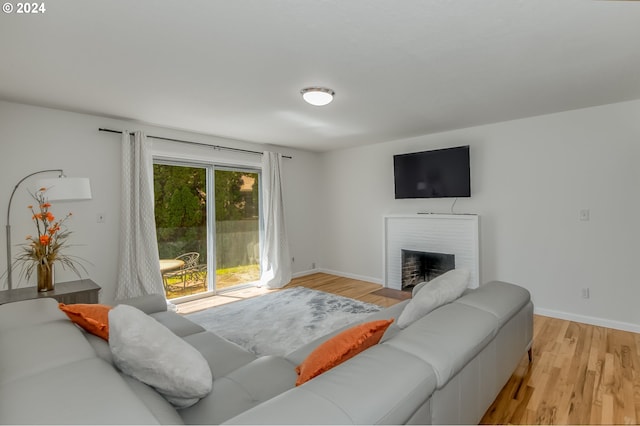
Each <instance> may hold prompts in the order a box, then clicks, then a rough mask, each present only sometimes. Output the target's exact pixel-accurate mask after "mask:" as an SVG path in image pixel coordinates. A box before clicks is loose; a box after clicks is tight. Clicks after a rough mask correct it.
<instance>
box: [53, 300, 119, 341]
mask: <svg viewBox="0 0 640 426" xmlns="http://www.w3.org/2000/svg"><path fill="white" fill-rule="evenodd" d="M58 308H60V310H61V311H62V312H64V313H65V314H67V316H68V317H69V319H70V320H71V321H72V322H73V323H74V324H76V325H78V326H80V327H82V328H83V329H85V330H86V331H88V332H89V333H91V334H94V335H96V336H98V337H100V338H102V339H104V340H109V311H110V310H111V309H112V307H111V306H108V305H101V304H99V303H76V304H73V305H65V304H64V303H60V304H58Z"/></svg>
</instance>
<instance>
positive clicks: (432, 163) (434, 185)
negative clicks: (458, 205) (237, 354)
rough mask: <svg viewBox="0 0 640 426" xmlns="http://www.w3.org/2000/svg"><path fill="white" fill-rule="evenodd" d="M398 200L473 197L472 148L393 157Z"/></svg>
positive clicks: (446, 149) (461, 147)
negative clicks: (470, 150)
mask: <svg viewBox="0 0 640 426" xmlns="http://www.w3.org/2000/svg"><path fill="white" fill-rule="evenodd" d="M393 172H394V179H395V190H396V199H401V198H447V197H470V196H471V170H470V167H469V146H468V145H466V146H458V147H455V148H445V149H435V150H431V151H423V152H414V153H411V154H399V155H394V156H393Z"/></svg>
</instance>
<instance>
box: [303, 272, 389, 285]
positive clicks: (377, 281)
mask: <svg viewBox="0 0 640 426" xmlns="http://www.w3.org/2000/svg"><path fill="white" fill-rule="evenodd" d="M316 272H323V273H325V274H331V275H337V276H339V277H345V278H351V279H353V280H360V281H367V282H370V283H374V284H380V285H384V284H383V282H382V280H381V279H380V278H374V277H365V276H364V275H356V274H349V273H347V272H340V271H333V270H331V269H324V268H320V269H318V270H317V271H316Z"/></svg>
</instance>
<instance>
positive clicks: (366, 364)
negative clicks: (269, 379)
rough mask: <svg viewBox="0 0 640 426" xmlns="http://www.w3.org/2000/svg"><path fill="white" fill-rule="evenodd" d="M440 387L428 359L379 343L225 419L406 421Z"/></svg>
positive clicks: (253, 421) (261, 421)
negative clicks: (310, 378)
mask: <svg viewBox="0 0 640 426" xmlns="http://www.w3.org/2000/svg"><path fill="white" fill-rule="evenodd" d="M435 388H436V377H435V374H434V372H433V369H432V368H431V366H430V365H429V364H427V363H425V362H424V361H422V360H420V359H419V358H417V357H415V356H413V355H411V354H409V353H406V352H404V351H400V350H397V349H395V348H392V347H389V346H387V345H383V344H380V345H376V346H373V347H372V348H370V349H369V350H367V351H365V352H362V353H361V354H359V355H358V356H356V357H354V358H352V359H350V360H348V361H346V362H345V363H343V364H341V365H339V366H337V367H335V368H333V369H331V370H330V371H327V372H326V373H324V374H322V375H321V376H319V377H317V378H316V379H314V380H310V381H308V382H307V383H305V384H303V385H302V386H298V387H296V388H295V389H291V390H289V391H287V392H284V393H283V394H281V395H278V396H276V397H274V398H272V399H270V400H269V401H266V402H264V403H262V404H260V405H258V406H256V407H255V408H252V409H250V410H247V411H245V412H243V413H241V414H239V415H238V416H237V417H234V418H231V419H229V420H228V421H226V423H228V424H283V423H284V422H286V423H288V424H309V423H315V424H404V423H405V422H406V421H407V420H409V419H410V417H411V416H412V414H413V413H415V412H416V410H417V409H418V408H419V407H421V406H422V404H423V403H424V402H425V401H427V400H428V398H429V396H430V395H431V394H432V393H433V391H434V390H435ZM283 413H285V414H283ZM187 423H188V422H187Z"/></svg>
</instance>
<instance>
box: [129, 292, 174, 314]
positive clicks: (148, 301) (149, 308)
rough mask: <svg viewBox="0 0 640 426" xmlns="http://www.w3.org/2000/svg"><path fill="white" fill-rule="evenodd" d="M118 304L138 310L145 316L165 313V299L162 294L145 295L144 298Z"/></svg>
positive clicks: (133, 298) (134, 298)
mask: <svg viewBox="0 0 640 426" xmlns="http://www.w3.org/2000/svg"><path fill="white" fill-rule="evenodd" d="M118 303H120V304H123V305H129V306H133V307H134V308H138V309H140V310H141V311H142V312H144V313H145V314H147V315H148V314H154V313H156V312H165V311H166V310H167V299H165V297H164V295H163V294H146V295H144V296H138V297H132V298H131V299H124V300H120V301H118Z"/></svg>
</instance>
